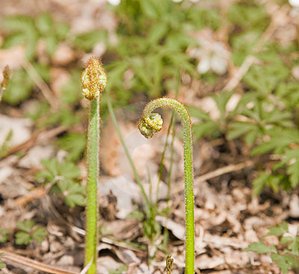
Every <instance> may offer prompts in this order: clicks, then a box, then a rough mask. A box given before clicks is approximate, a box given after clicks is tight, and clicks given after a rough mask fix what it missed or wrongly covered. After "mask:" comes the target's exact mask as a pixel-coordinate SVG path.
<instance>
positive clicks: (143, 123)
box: [139, 98, 194, 274]
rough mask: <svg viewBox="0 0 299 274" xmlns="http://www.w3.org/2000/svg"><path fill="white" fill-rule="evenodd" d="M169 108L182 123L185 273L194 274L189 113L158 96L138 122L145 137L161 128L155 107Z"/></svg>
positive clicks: (178, 105) (175, 102) (145, 109)
mask: <svg viewBox="0 0 299 274" xmlns="http://www.w3.org/2000/svg"><path fill="white" fill-rule="evenodd" d="M163 107H167V108H171V109H173V110H174V111H175V112H176V113H177V114H178V115H179V117H180V119H181V121H182V125H183V139H184V182H185V215H186V221H185V222H186V241H185V249H186V253H185V274H194V193H193V159H192V132H191V120H190V117H189V114H188V112H187V110H186V108H185V107H184V105H182V104H181V103H180V102H178V101H177V100H174V99H170V98H160V99H156V100H153V101H151V102H149V103H148V104H147V105H146V107H145V108H144V110H143V114H142V118H141V120H140V123H139V130H140V132H141V133H142V134H143V135H144V136H145V137H147V138H149V137H152V136H153V134H154V133H156V132H157V131H159V130H160V129H161V128H162V124H163V120H162V118H161V116H160V115H159V114H157V113H153V111H154V110H155V109H156V108H163Z"/></svg>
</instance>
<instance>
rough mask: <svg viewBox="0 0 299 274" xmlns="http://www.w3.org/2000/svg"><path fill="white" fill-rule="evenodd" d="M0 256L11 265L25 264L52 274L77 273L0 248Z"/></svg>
mask: <svg viewBox="0 0 299 274" xmlns="http://www.w3.org/2000/svg"><path fill="white" fill-rule="evenodd" d="M0 256H1V260H3V261H4V262H6V263H11V264H13V265H15V264H16V265H22V266H27V267H30V268H33V269H36V270H39V271H44V272H47V273H53V274H78V272H74V271H70V270H64V269H62V268H59V267H55V266H50V265H47V264H44V263H41V262H37V261H34V260H32V259H29V258H26V257H23V256H20V255H17V254H14V253H12V252H9V251H5V250H0Z"/></svg>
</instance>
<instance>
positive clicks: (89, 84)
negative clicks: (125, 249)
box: [81, 57, 107, 274]
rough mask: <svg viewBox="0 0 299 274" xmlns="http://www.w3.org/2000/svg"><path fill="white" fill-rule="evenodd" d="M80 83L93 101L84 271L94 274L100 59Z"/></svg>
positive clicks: (104, 78)
mask: <svg viewBox="0 0 299 274" xmlns="http://www.w3.org/2000/svg"><path fill="white" fill-rule="evenodd" d="M81 80H82V94H83V96H84V97H85V98H86V99H88V100H89V101H90V109H89V123H88V133H87V135H88V136H87V169H88V176H87V185H86V235H85V267H86V268H88V271H87V273H88V274H95V273H96V260H97V244H98V200H97V192H98V191H97V180H98V178H99V164H100V160H99V144H100V101H101V93H102V92H103V90H104V89H105V87H106V84H107V76H106V74H105V71H104V68H103V66H102V64H101V63H100V61H99V60H98V59H97V58H94V57H92V58H90V59H89V61H88V63H87V66H86V69H85V70H84V71H83V73H82V79H81Z"/></svg>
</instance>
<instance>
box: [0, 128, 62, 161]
mask: <svg viewBox="0 0 299 274" xmlns="http://www.w3.org/2000/svg"><path fill="white" fill-rule="evenodd" d="M66 129H67V128H66V127H65V126H58V127H56V128H53V129H50V130H48V131H46V132H42V131H36V132H34V133H33V134H32V135H31V137H30V138H29V139H28V140H26V141H24V142H23V143H21V144H19V145H16V146H14V147H12V148H10V149H9V150H8V152H7V153H6V154H5V155H4V156H3V157H2V158H1V160H3V159H5V158H7V157H8V156H10V155H12V154H15V153H16V152H19V151H27V150H29V149H30V148H31V147H33V146H34V145H36V144H38V143H40V142H45V141H46V140H49V139H51V138H53V137H55V136H57V135H59V134H60V133H62V132H64V131H65V130H66Z"/></svg>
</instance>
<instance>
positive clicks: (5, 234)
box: [0, 227, 8, 244]
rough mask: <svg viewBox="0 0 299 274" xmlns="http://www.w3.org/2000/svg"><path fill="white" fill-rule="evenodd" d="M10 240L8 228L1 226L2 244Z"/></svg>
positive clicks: (0, 239)
mask: <svg viewBox="0 0 299 274" xmlns="http://www.w3.org/2000/svg"><path fill="white" fill-rule="evenodd" d="M7 241H8V230H7V229H5V228H2V227H0V244H4V243H6V242H7Z"/></svg>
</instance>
